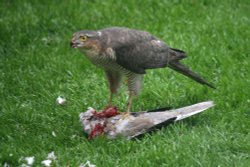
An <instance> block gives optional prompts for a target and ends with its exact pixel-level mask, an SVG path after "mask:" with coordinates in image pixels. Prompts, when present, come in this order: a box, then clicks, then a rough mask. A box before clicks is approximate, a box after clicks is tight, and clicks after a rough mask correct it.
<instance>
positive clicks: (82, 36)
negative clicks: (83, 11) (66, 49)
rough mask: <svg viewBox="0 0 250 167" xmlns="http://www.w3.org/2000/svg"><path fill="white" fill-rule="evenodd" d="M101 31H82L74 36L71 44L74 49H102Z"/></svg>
mask: <svg viewBox="0 0 250 167" xmlns="http://www.w3.org/2000/svg"><path fill="white" fill-rule="evenodd" d="M101 35H102V33H101V32H100V31H91V30H82V31H78V32H76V33H74V34H73V37H72V39H71V42H70V46H71V47H72V48H80V49H86V50H89V49H97V48H99V47H100V37H101Z"/></svg>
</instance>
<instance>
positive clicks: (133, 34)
mask: <svg viewBox="0 0 250 167" xmlns="http://www.w3.org/2000/svg"><path fill="white" fill-rule="evenodd" d="M70 45H71V47H73V48H78V49H80V51H81V52H83V53H84V54H85V56H86V57H87V58H88V59H89V60H90V61H91V62H92V63H93V64H95V65H96V66H98V67H101V68H103V69H104V71H105V73H106V76H107V79H108V81H109V89H110V98H109V104H111V103H112V98H113V94H114V93H116V92H117V90H118V88H119V87H120V84H121V80H122V78H123V76H126V77H127V81H128V90H129V99H128V103H127V113H129V112H130V108H131V104H132V99H133V96H136V95H138V93H139V91H140V89H141V85H142V80H143V75H144V74H146V70H148V69H156V68H163V67H170V68H171V69H173V70H175V71H178V72H180V73H182V74H184V75H186V76H188V77H189V78H191V79H193V80H195V81H197V82H199V83H201V84H204V85H207V86H209V87H212V88H214V86H213V85H212V84H210V83H209V82H207V81H206V80H204V79H203V78H202V77H200V76H199V75H198V74H196V73H195V72H193V71H191V70H190V69H189V68H188V67H187V66H185V65H183V64H181V63H180V60H181V59H183V58H185V57H186V56H187V55H186V53H185V52H184V51H182V50H179V49H174V48H171V47H169V46H168V45H167V44H166V43H165V42H164V41H162V40H160V39H159V38H157V37H155V36H153V35H151V34H150V33H148V32H145V31H141V30H135V29H130V28H125V27H111V28H105V29H101V30H82V31H78V32H76V33H74V34H73V37H72V39H71V42H70Z"/></svg>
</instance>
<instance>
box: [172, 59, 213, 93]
mask: <svg viewBox="0 0 250 167" xmlns="http://www.w3.org/2000/svg"><path fill="white" fill-rule="evenodd" d="M169 67H170V68H172V69H173V70H176V71H178V72H180V73H182V74H183V75H186V76H187V77H189V78H191V79H193V80H195V81H197V82H199V83H200V84H204V85H207V86H209V87H210V88H214V89H215V87H214V86H213V85H212V84H210V83H209V82H207V81H206V80H205V79H203V78H202V77H201V76H199V75H198V74H196V73H195V72H193V71H191V70H190V69H189V68H188V67H187V66H185V65H183V64H181V63H180V62H178V61H175V62H171V63H169Z"/></svg>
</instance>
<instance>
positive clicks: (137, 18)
mask: <svg viewBox="0 0 250 167" xmlns="http://www.w3.org/2000/svg"><path fill="white" fill-rule="evenodd" d="M249 11H250V1H249V0H239V1H236V0H235V1H234V0H225V1H222V0H221V1H215V0H201V1H199V0H192V1H189V0H183V1H181V0H180V1H179V0H175V1H173V2H170V1H167V0H166V1H160V0H159V1H153V0H138V1H133V0H130V1H127V0H122V1H115V0H107V1H98V0H92V1H87V0H78V1H77V0H72V1H66V0H64V1H62V0H60V1H59V0H54V1H38V0H34V1H30V0H19V1H10V0H2V1H1V2H0V166H4V164H9V165H10V166H20V165H21V164H22V163H23V161H24V160H22V158H21V157H30V156H34V157H35V162H34V164H33V166H42V164H41V161H43V160H45V159H46V157H47V155H48V153H50V152H52V151H54V153H55V155H56V156H57V158H56V160H55V161H53V166H70V167H71V166H72V167H75V166H79V165H80V164H81V163H85V162H87V161H88V160H89V161H90V162H91V163H92V164H95V165H96V166H97V167H112V166H117V167H141V166H143V167H146V166H149V167H152V166H157V167H158V166H171V167H172V166H223V167H224V166H225V167H228V166H237V167H241V166H249V164H250V74H249V73H250V55H249V54H250V47H249V44H250V28H249V27H250V12H249ZM110 26H126V27H130V28H136V29H142V30H146V31H149V32H151V33H152V34H154V35H156V36H158V37H159V38H161V39H163V40H164V41H166V42H167V43H168V44H169V45H170V46H172V47H175V48H179V49H182V50H185V51H186V52H187V53H188V55H189V57H188V58H187V59H186V60H183V61H182V62H183V63H185V64H187V65H188V66H189V67H191V68H192V69H193V70H194V71H196V72H198V73H200V74H201V75H202V76H204V77H205V78H206V79H207V80H209V81H211V82H213V83H214V84H215V85H216V87H217V89H216V90H213V89H210V88H207V87H204V86H202V85H199V84H197V83H195V82H194V81H192V80H190V79H188V78H186V77H184V76H182V75H181V74H178V73H177V72H174V71H172V70H171V69H168V68H167V69H158V70H149V71H148V74H147V75H146V77H145V80H144V89H143V91H142V93H141V95H140V96H139V97H137V98H136V99H135V100H134V105H133V108H132V110H135V111H138V110H140V109H141V110H149V109H155V108H159V107H166V106H171V107H174V108H177V107H182V106H186V105H191V104H194V103H198V102H201V101H206V100H213V101H214V102H215V103H216V106H215V107H214V108H213V109H210V110H208V111H205V112H204V113H201V114H199V115H196V116H193V117H191V118H188V119H186V120H183V121H181V122H179V123H176V124H172V125H170V126H168V127H166V128H163V129H162V130H160V131H157V132H155V133H153V134H152V135H146V136H145V137H144V138H142V139H141V140H133V141H127V140H125V139H117V140H108V139H105V138H96V139H95V140H93V141H88V140H87V139H86V136H85V135H84V134H83V132H82V128H81V125H80V123H79V117H78V115H79V113H80V112H83V111H85V110H86V109H87V107H89V106H93V107H95V108H97V109H102V108H103V107H104V106H105V105H107V102H108V96H109V92H108V88H107V83H106V80H105V77H104V73H103V71H102V70H101V69H98V68H96V67H95V66H94V65H92V64H91V63H90V62H89V61H88V60H87V59H86V58H85V57H84V56H83V55H82V54H81V53H80V52H79V51H77V50H74V49H72V48H70V46H69V41H70V39H71V36H72V34H73V33H74V32H76V31H78V30H81V29H99V28H104V27H110ZM126 93H127V92H126V87H125V86H124V87H122V89H121V92H120V94H119V95H118V96H116V97H115V100H114V104H116V105H117V106H118V107H119V108H120V109H121V110H122V109H124V108H125V107H126V99H127V96H126V95H127V94H126ZM59 95H60V96H64V97H66V98H67V104H66V105H65V106H59V105H57V104H56V103H55V100H56V98H57V97H58V96H59Z"/></svg>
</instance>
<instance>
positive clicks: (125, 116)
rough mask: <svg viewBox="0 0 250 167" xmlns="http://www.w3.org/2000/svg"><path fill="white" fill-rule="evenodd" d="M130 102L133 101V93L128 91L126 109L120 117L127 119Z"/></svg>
mask: <svg viewBox="0 0 250 167" xmlns="http://www.w3.org/2000/svg"><path fill="white" fill-rule="evenodd" d="M132 102H133V93H129V99H128V104H127V111H126V112H125V113H124V114H123V115H122V119H129V116H130V109H131V106H132Z"/></svg>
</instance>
